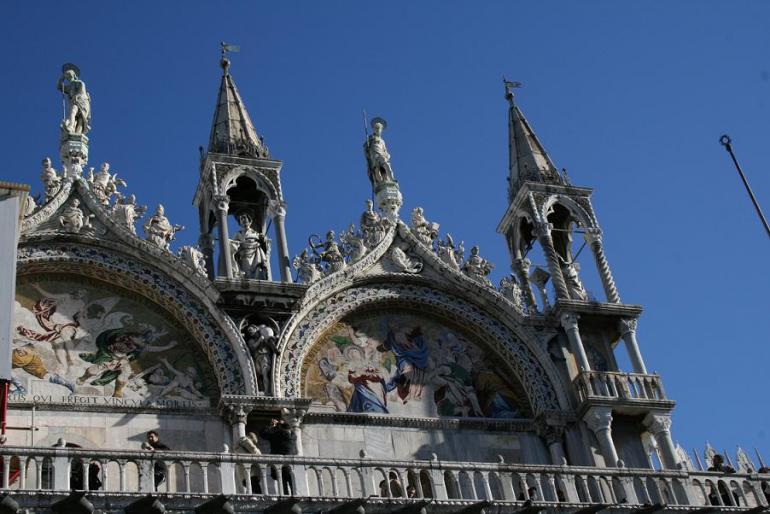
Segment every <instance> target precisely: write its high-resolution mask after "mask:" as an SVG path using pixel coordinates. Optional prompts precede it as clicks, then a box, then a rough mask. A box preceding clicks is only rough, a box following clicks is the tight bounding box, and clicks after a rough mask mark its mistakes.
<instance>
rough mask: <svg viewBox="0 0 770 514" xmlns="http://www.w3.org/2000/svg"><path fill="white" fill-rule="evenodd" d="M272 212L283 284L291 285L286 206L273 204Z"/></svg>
mask: <svg viewBox="0 0 770 514" xmlns="http://www.w3.org/2000/svg"><path fill="white" fill-rule="evenodd" d="M270 211H271V213H272V216H273V224H274V225H275V239H276V243H277V244H278V268H279V270H280V273H281V282H289V283H291V281H292V280H291V262H290V260H289V246H288V243H287V241H286V224H285V220H286V204H285V203H283V202H272V203H271V206H270Z"/></svg>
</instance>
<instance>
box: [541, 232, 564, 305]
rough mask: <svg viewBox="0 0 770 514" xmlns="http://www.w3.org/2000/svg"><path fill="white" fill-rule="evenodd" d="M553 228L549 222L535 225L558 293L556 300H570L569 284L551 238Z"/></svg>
mask: <svg viewBox="0 0 770 514" xmlns="http://www.w3.org/2000/svg"><path fill="white" fill-rule="evenodd" d="M552 228H553V226H552V225H551V224H550V223H548V222H545V221H540V222H537V223H535V235H537V240H538V241H539V242H540V246H541V247H542V249H543V254H544V255H545V260H546V261H547V262H548V271H549V272H550V273H551V281H552V283H553V288H554V290H555V291H556V298H557V299H559V298H565V299H567V300H569V298H570V296H569V290H568V289H567V283H566V282H565V281H564V275H563V274H562V271H561V263H560V262H559V256H558V254H557V253H556V249H555V248H554V246H553V238H552V237H551V229H552Z"/></svg>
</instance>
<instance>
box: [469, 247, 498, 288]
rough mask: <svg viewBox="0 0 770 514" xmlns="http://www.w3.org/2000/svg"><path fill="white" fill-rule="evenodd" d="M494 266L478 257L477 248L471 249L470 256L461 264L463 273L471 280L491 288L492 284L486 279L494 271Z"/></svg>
mask: <svg viewBox="0 0 770 514" xmlns="http://www.w3.org/2000/svg"><path fill="white" fill-rule="evenodd" d="M494 267H495V266H494V265H493V264H492V263H490V262H489V261H488V260H486V259H483V258H482V257H481V256H480V255H479V247H478V246H474V247H473V248H471V256H470V257H468V260H467V261H465V264H463V268H462V270H463V273H465V274H466V275H468V276H469V277H470V278H472V279H473V280H475V281H477V282H480V283H482V284H485V285H488V286H491V285H492V282H491V281H490V280H489V279H488V278H487V277H488V276H489V274H490V273H491V272H492V270H493V269H494Z"/></svg>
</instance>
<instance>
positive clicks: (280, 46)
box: [0, 1, 770, 460]
mask: <svg viewBox="0 0 770 514" xmlns="http://www.w3.org/2000/svg"><path fill="white" fill-rule="evenodd" d="M2 18H3V19H2V21H0V38H2V40H3V43H4V48H6V56H5V63H6V68H5V77H4V79H3V81H2V83H1V84H0V93H2V98H3V100H4V108H3V120H4V121H3V123H2V125H1V126H2V128H0V135H2V142H3V144H4V145H5V148H6V150H5V152H4V160H3V161H4V162H3V165H2V172H0V178H2V179H5V180H12V181H19V182H28V183H32V184H33V188H34V189H35V190H36V191H39V190H40V184H39V178H38V177H39V170H40V167H39V163H40V160H41V158H42V157H44V156H46V155H50V156H52V157H54V158H55V157H56V154H57V153H58V151H57V141H58V139H57V138H58V122H59V119H60V116H61V100H60V97H59V95H58V93H57V92H56V90H55V83H56V79H57V78H58V74H59V70H60V67H61V65H62V63H64V62H74V63H77V64H78V65H79V66H80V68H81V70H82V77H83V79H84V80H85V81H86V83H87V84H88V87H89V89H90V91H91V96H92V102H93V127H94V128H93V130H92V132H91V134H90V136H91V165H92V166H97V165H98V164H99V163H101V162H103V161H109V162H110V163H111V165H112V168H113V169H114V170H115V171H117V172H118V173H120V175H121V176H122V177H124V178H125V179H126V180H127V181H128V185H129V187H128V190H129V191H130V192H134V193H136V194H137V197H138V199H139V201H140V202H141V203H144V204H148V205H151V206H154V205H155V204H157V203H159V202H162V203H163V204H164V205H165V206H166V213H167V215H168V216H169V218H170V219H171V221H172V222H175V223H181V224H184V225H186V226H187V227H188V229H187V230H186V231H184V232H183V233H182V234H181V235H180V237H179V241H178V244H189V243H193V242H194V241H195V240H196V239H197V233H196V230H195V227H196V226H197V215H196V212H195V210H194V208H193V207H192V205H191V201H192V196H193V193H194V190H195V185H196V180H197V174H198V168H197V160H198V151H197V147H198V145H201V144H203V145H205V144H206V142H207V138H208V135H209V130H210V123H211V117H212V113H213V109H214V102H215V100H216V91H217V87H218V83H219V76H220V69H219V67H218V64H217V61H218V43H219V41H221V40H226V41H228V42H232V43H235V44H239V45H240V46H241V49H242V50H241V52H240V53H239V54H236V55H234V56H233V59H232V60H233V65H232V73H233V75H234V77H235V79H236V82H237V84H238V86H239V88H240V90H241V94H242V95H243V97H244V100H245V101H246V104H247V107H248V109H249V112H250V114H251V117H252V119H253V120H254V123H255V125H256V127H257V130H258V132H259V133H260V134H262V135H263V136H264V138H265V141H266V143H267V144H268V145H269V147H270V150H271V152H272V154H273V156H274V157H275V158H278V159H282V160H283V161H284V169H283V185H284V192H285V195H286V199H287V201H288V204H289V208H288V215H287V230H288V235H289V246H290V251H291V252H292V254H295V253H298V252H299V251H300V250H301V249H302V247H303V246H304V245H305V244H306V240H307V236H308V235H309V234H311V233H321V232H322V231H325V230H326V229H328V228H334V229H342V228H344V227H346V226H347V225H348V224H349V223H350V222H352V221H355V220H357V219H358V215H359V214H360V211H361V209H362V207H363V202H364V200H365V199H366V198H367V197H368V196H369V195H370V189H369V183H368V181H367V179H366V173H365V164H364V158H363V155H362V151H361V144H362V139H363V127H362V121H361V111H362V109H366V110H367V112H368V113H369V114H370V116H374V115H378V116H382V117H384V118H386V119H387V120H388V122H389V126H388V130H387V132H386V140H387V142H388V145H389V149H390V152H391V154H392V156H393V167H394V170H395V174H396V176H397V178H398V179H399V181H400V183H401V188H402V192H403V194H404V197H405V209H404V212H407V210H411V208H412V207H413V206H416V205H421V206H423V207H424V208H425V213H426V216H427V217H428V218H429V219H431V220H434V221H437V222H439V223H440V224H441V228H442V232H446V231H449V232H451V233H452V234H453V235H454V236H455V237H456V238H457V239H462V240H465V242H466V247H467V248H469V247H470V245H471V244H474V243H475V244H479V245H480V247H481V250H482V254H483V255H484V256H485V257H487V258H488V259H490V260H491V261H493V262H494V263H496V265H497V267H496V269H495V272H494V279H495V281H497V280H499V278H500V277H502V276H503V274H504V273H506V272H507V268H508V262H509V259H508V256H507V252H506V248H505V244H504V241H503V239H502V237H501V236H499V235H498V234H496V232H495V228H496V226H497V223H498V221H499V219H500V217H501V216H502V214H503V212H504V211H505V208H506V195H505V188H506V183H505V176H506V172H507V141H506V137H507V135H506V105H505V101H504V99H503V90H502V85H501V77H502V75H506V76H507V77H508V78H510V79H513V80H518V81H521V82H523V83H524V88H523V89H521V90H520V91H519V93H518V95H517V101H518V103H519V105H520V106H521V108H522V110H523V111H524V113H525V114H526V116H527V117H528V119H529V121H530V123H531V124H532V126H533V127H534V129H535V131H536V132H537V134H538V136H539V137H540V139H541V141H542V142H543V144H544V145H545V147H546V149H547V150H548V151H549V153H550V155H551V157H552V159H553V160H554V161H555V162H556V165H557V166H558V167H560V168H561V167H566V168H567V169H568V172H569V175H570V177H571V179H572V181H573V183H574V184H576V185H583V186H589V187H593V188H595V190H596V191H595V194H594V208H595V210H596V212H597V214H598V216H599V220H600V223H601V224H602V226H603V229H604V232H605V238H604V241H605V248H606V252H607V256H608V258H609V261H610V264H611V266H612V268H613V271H614V274H615V278H616V281H617V283H618V287H619V290H620V294H621V297H622V298H623V299H624V301H626V302H628V303H634V304H641V305H643V306H644V308H645V312H644V314H643V316H642V319H641V321H640V325H639V340H640V345H641V347H642V351H643V353H644V356H645V359H646V361H647V365H648V368H649V369H651V370H656V371H657V372H659V373H660V374H661V375H662V376H663V379H664V384H665V387H666V390H667V393H668V394H669V396H670V397H671V398H674V399H676V400H677V401H678V405H677V408H676V411H675V419H674V426H673V432H674V437H675V439H676V440H678V441H680V442H681V443H682V444H683V445H684V446H685V447H687V448H691V447H693V446H698V447H699V448H701V447H702V444H703V442H704V440H706V439H708V440H709V441H710V442H711V443H712V444H713V445H714V446H716V447H717V448H719V449H722V448H726V449H728V450H730V451H731V452H734V449H735V445H737V444H740V445H743V446H744V447H745V448H753V447H754V446H758V447H760V448H761V449H762V450H763V452H764V454H765V457H766V459H767V460H770V409H768V401H767V391H768V389H767V386H766V383H767V378H766V373H767V363H768V360H769V359H768V357H770V350H768V343H770V341H769V337H768V333H770V309H768V306H769V303H770V302H768V291H770V273H768V268H767V263H768V257H770V244H768V243H769V242H770V241H768V238H767V236H766V235H765V234H764V233H763V230H762V227H761V225H760V224H759V221H758V220H757V218H756V215H755V213H754V211H753V208H752V206H751V204H750V203H749V201H748V198H747V196H746V193H745V191H744V190H743V186H742V185H741V183H740V181H739V178H738V176H737V175H736V172H735V171H734V169H733V168H732V164H731V163H730V161H729V158H728V156H727V154H726V153H725V152H724V150H723V149H722V148H721V147H720V146H719V144H718V138H719V136H720V135H721V134H722V133H724V132H727V133H729V134H730V135H731V136H732V138H733V142H734V146H735V149H736V151H737V153H738V156H739V159H740V161H741V163H742V164H743V166H744V168H745V170H746V172H747V174H748V176H749V180H750V181H751V183H752V185H753V187H754V189H755V192H756V194H757V196H758V198H759V199H760V201H761V202H763V203H764V205H765V209H766V210H767V211H770V174H768V172H767V170H768V167H769V166H770V145H768V144H767V134H768V128H770V127H768V125H769V124H770V57H769V56H770V52H768V50H770V30H768V29H769V28H770V27H769V25H770V3H767V2H739V3H733V2H684V1H683V2H658V3H652V2H635V3H626V2H609V1H606V2H512V1H511V2H483V3H482V2H453V1H447V2H438V1H433V2H430V1H425V2H388V3H384V2H383V3H380V2H377V3H375V2H342V1H336V2H293V1H289V2H236V1H231V2H217V3H216V4H215V3H213V2H211V3H209V2H163V3H160V2H130V3H129V2H125V3H117V2H89V1H85V2H81V3H79V4H78V6H77V7H72V4H71V3H67V2H35V3H32V2H13V3H9V4H7V5H6V6H5V7H4V9H3V17H2ZM55 161H57V167H59V166H58V159H55ZM588 285H589V287H591V288H593V289H594V290H595V291H596V293H597V294H598V292H599V291H598V290H597V289H596V286H595V283H593V282H591V281H590V280H589V283H588ZM763 377H765V378H763Z"/></svg>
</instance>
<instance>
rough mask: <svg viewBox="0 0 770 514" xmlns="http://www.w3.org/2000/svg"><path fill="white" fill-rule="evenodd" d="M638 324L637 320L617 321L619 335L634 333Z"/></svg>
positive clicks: (625, 319) (624, 319)
mask: <svg viewBox="0 0 770 514" xmlns="http://www.w3.org/2000/svg"><path fill="white" fill-rule="evenodd" d="M638 323H639V320H638V319H637V318H623V319H621V320H620V321H618V330H620V335H621V336H624V335H626V334H628V333H631V332H634V333H636V326H637V324H638Z"/></svg>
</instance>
